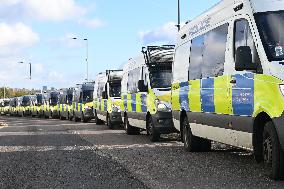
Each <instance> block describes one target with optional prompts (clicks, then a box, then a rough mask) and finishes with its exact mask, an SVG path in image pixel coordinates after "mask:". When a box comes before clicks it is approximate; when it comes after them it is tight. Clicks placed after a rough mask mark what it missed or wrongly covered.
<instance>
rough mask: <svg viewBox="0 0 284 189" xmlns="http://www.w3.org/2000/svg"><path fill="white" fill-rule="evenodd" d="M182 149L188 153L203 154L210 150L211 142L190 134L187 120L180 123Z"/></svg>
mask: <svg viewBox="0 0 284 189" xmlns="http://www.w3.org/2000/svg"><path fill="white" fill-rule="evenodd" d="M181 126H182V128H183V135H182V136H183V143H184V149H185V151H188V152H202V151H203V152H204V151H210V150H211V141H210V140H207V139H203V138H199V137H196V136H194V135H193V134H192V132H191V129H190V125H189V123H188V121H187V118H184V119H183V121H182V125H181Z"/></svg>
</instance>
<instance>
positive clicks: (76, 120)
mask: <svg viewBox="0 0 284 189" xmlns="http://www.w3.org/2000/svg"><path fill="white" fill-rule="evenodd" d="M73 115H74V121H75V122H79V121H81V119H80V118H78V117H77V116H76V114H75V112H74V113H73Z"/></svg>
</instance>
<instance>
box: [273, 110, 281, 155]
mask: <svg viewBox="0 0 284 189" xmlns="http://www.w3.org/2000/svg"><path fill="white" fill-rule="evenodd" d="M272 121H273V123H274V125H275V127H276V131H277V134H278V139H279V142H280V145H281V148H282V150H283V151H284V113H283V114H282V115H281V116H280V117H278V118H273V119H272Z"/></svg>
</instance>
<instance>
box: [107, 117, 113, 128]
mask: <svg viewBox="0 0 284 189" xmlns="http://www.w3.org/2000/svg"><path fill="white" fill-rule="evenodd" d="M106 119H107V120H106V123H107V126H108V128H109V129H114V125H113V124H112V122H111V120H110V117H109V115H107V118H106Z"/></svg>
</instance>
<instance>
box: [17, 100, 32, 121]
mask: <svg viewBox="0 0 284 189" xmlns="http://www.w3.org/2000/svg"><path fill="white" fill-rule="evenodd" d="M21 100H22V102H21V104H20V106H19V112H18V113H19V115H20V116H22V117H23V116H29V115H30V110H31V105H32V96H31V95H26V96H23V97H22V99H21Z"/></svg>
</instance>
